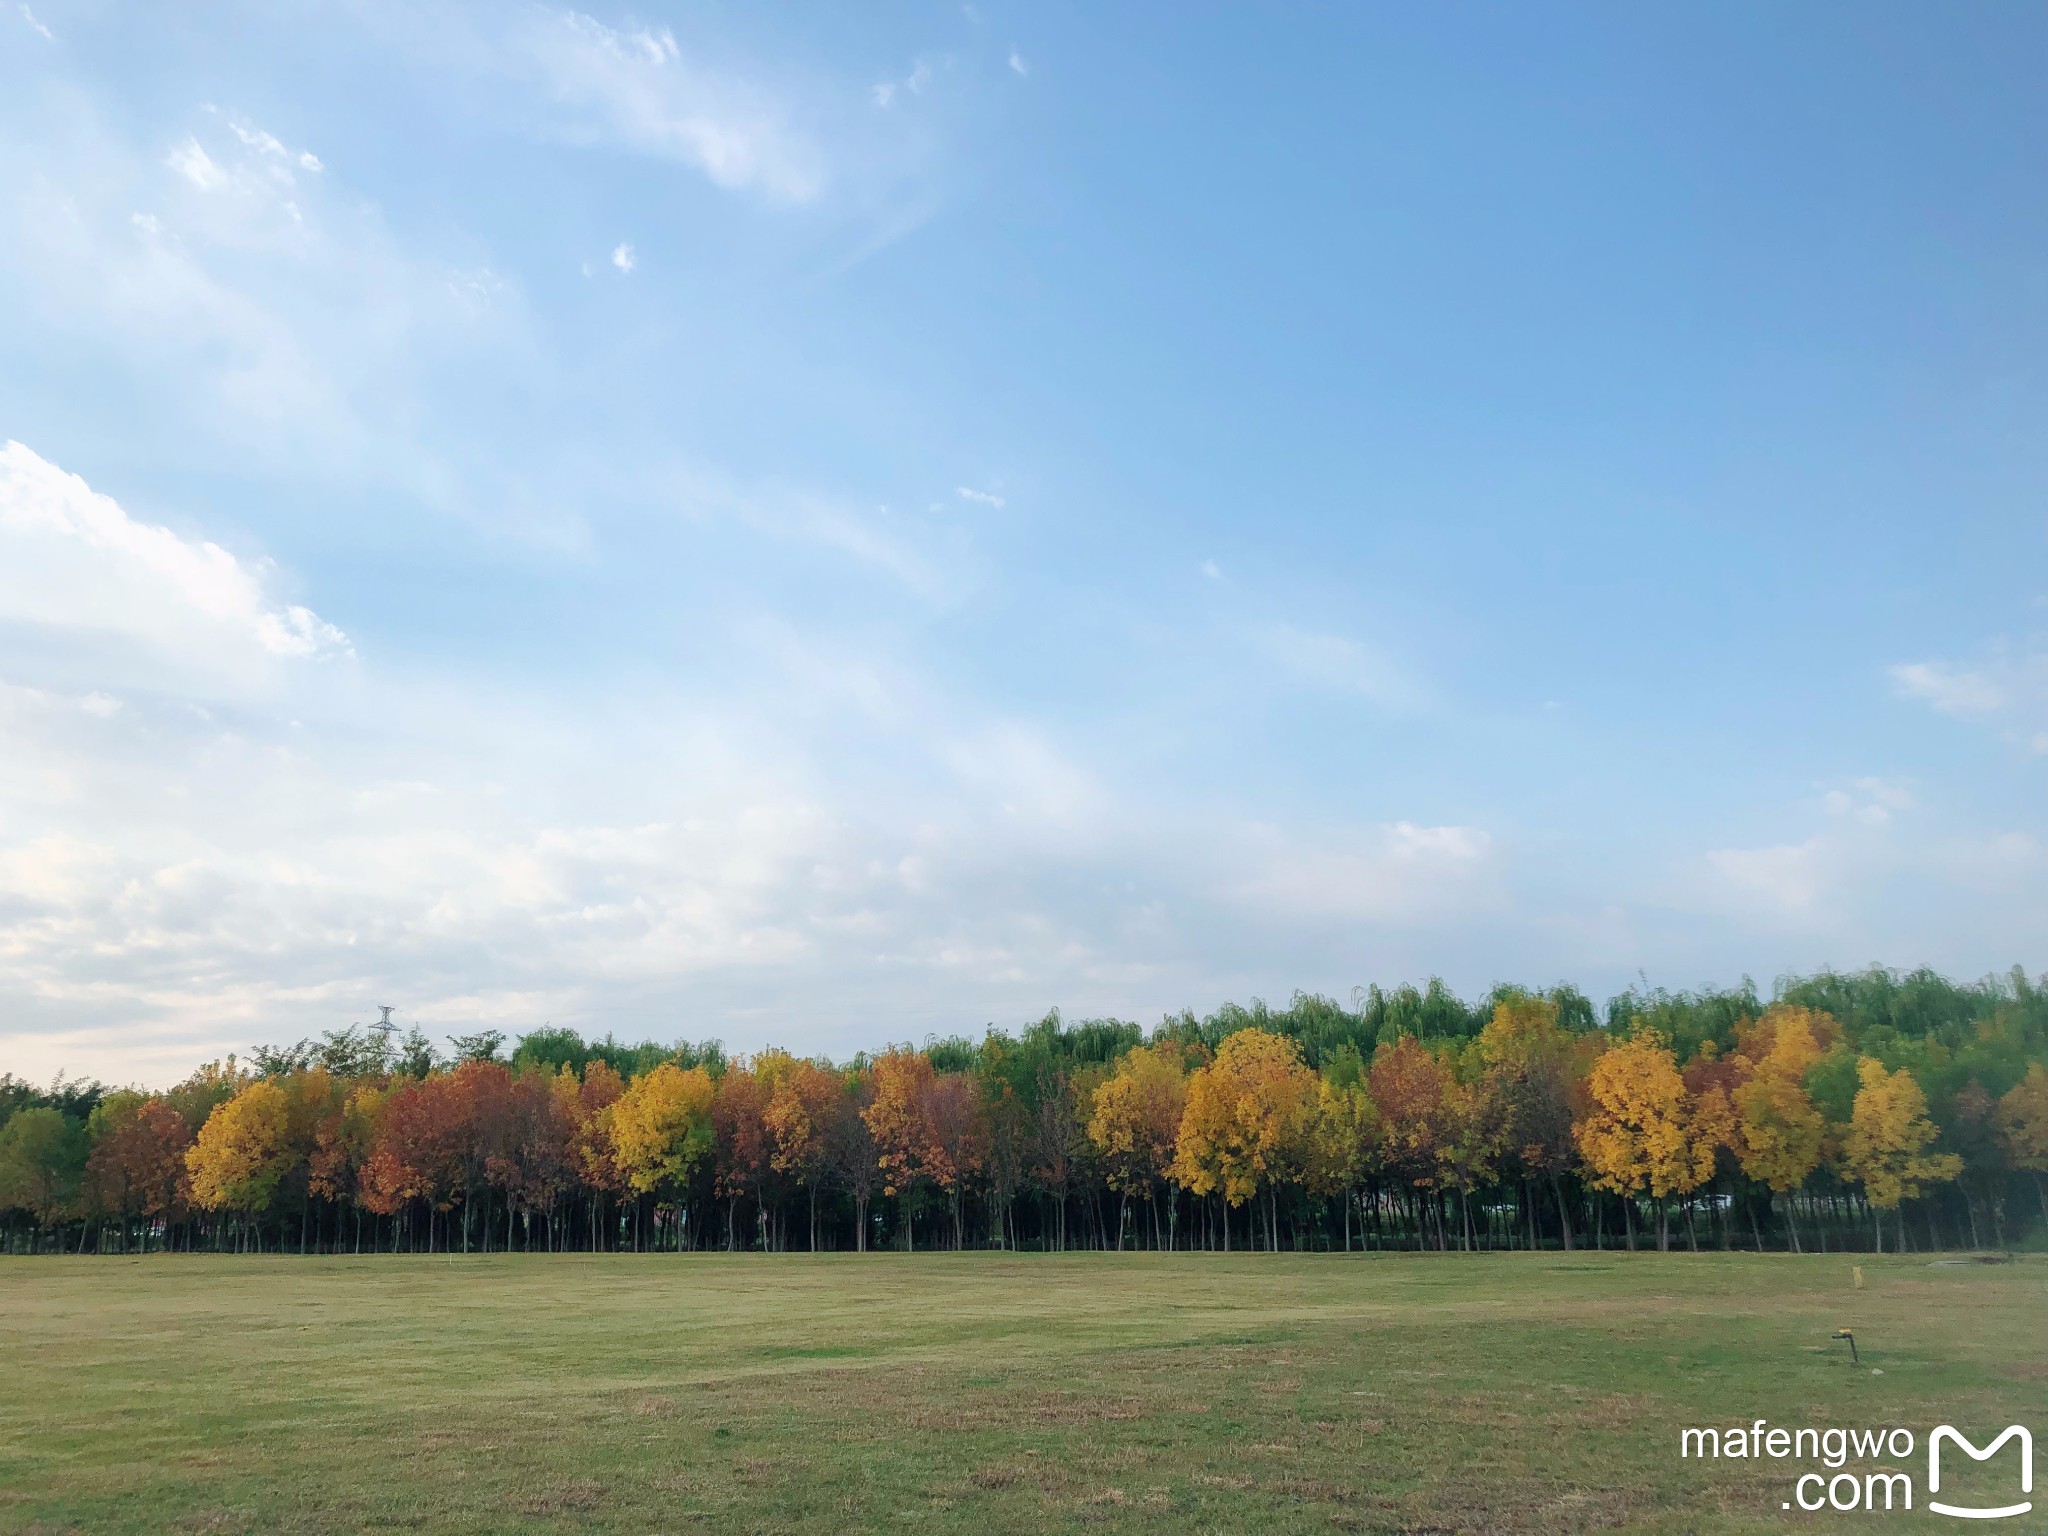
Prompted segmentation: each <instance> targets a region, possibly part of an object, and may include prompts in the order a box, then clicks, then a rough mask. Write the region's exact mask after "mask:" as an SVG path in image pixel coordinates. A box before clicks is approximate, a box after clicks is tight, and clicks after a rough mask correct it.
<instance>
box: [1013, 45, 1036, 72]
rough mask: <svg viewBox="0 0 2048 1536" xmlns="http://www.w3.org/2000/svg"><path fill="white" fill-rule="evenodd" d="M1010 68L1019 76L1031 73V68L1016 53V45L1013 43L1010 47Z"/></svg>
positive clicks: (1019, 54) (1020, 55)
mask: <svg viewBox="0 0 2048 1536" xmlns="http://www.w3.org/2000/svg"><path fill="white" fill-rule="evenodd" d="M1010 68H1012V69H1013V70H1015V71H1016V72H1017V73H1018V74H1020V75H1028V74H1030V73H1031V66H1030V65H1029V64H1026V63H1025V62H1024V55H1023V54H1021V53H1019V52H1018V51H1017V45H1016V44H1015V43H1012V44H1011V45H1010Z"/></svg>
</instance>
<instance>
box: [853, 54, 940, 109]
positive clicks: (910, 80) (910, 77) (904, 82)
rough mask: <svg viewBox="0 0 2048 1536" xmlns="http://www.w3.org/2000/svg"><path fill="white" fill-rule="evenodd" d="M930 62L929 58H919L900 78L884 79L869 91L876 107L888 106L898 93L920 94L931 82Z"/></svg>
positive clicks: (891, 104)
mask: <svg viewBox="0 0 2048 1536" xmlns="http://www.w3.org/2000/svg"><path fill="white" fill-rule="evenodd" d="M932 76H933V71H932V64H931V61H930V60H929V59H919V60H918V61H917V62H916V63H915V64H913V65H911V67H910V73H909V74H907V75H905V76H903V78H902V79H900V80H884V81H882V82H881V83H880V84H878V85H876V86H874V87H873V88H872V89H871V90H870V91H869V93H868V94H869V96H870V97H871V98H872V99H873V101H874V103H875V105H876V106H878V107H883V108H888V107H892V106H894V105H895V104H896V98H897V97H898V96H899V95H904V96H922V95H923V94H924V93H925V88H926V87H927V86H929V85H930V84H931V83H932Z"/></svg>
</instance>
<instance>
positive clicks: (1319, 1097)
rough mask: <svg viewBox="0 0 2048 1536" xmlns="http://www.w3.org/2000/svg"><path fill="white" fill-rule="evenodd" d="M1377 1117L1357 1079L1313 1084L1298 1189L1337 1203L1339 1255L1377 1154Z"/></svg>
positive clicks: (1348, 1245) (1324, 1079)
mask: <svg viewBox="0 0 2048 1536" xmlns="http://www.w3.org/2000/svg"><path fill="white" fill-rule="evenodd" d="M1380 1145H1381V1140H1380V1112H1379V1106H1378V1104H1376V1103H1375V1102H1374V1100H1373V1097H1372V1093H1371V1091H1370V1090H1369V1089H1368V1088H1367V1086H1366V1083H1365V1080H1364V1078H1363V1077H1362V1076H1354V1077H1353V1078H1351V1079H1350V1080H1349V1081H1344V1082H1339V1081H1337V1080H1335V1079H1333V1078H1332V1077H1330V1076H1328V1075H1327V1074H1326V1075H1324V1076H1323V1077H1322V1078H1320V1079H1319V1080H1318V1081H1317V1083H1316V1104H1315V1109H1314V1110H1313V1112H1312V1113H1311V1116H1310V1121H1309V1131H1308V1154H1307V1158H1306V1161H1305V1163H1304V1165H1303V1169H1302V1184H1303V1186H1304V1187H1305V1188H1306V1189H1307V1190H1308V1191H1309V1193H1310V1194H1314V1195H1321V1196H1323V1197H1324V1198H1326V1199H1328V1198H1335V1199H1339V1200H1341V1201H1342V1202H1343V1208H1344V1251H1345V1252H1346V1253H1349V1252H1350V1251H1351V1207H1352V1204H1353V1201H1354V1197H1355V1195H1356V1193H1357V1190H1358V1186H1359V1183H1360V1181H1361V1180H1362V1179H1363V1178H1364V1177H1365V1175H1366V1173H1367V1172H1368V1171H1369V1170H1370V1169H1371V1167H1372V1166H1373V1164H1374V1162H1375V1161H1376V1160H1377V1158H1378V1155H1379V1150H1380Z"/></svg>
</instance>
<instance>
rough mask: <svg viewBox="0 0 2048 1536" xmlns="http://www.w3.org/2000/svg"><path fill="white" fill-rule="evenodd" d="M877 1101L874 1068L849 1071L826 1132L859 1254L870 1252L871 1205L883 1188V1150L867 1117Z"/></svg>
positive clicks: (834, 1169) (833, 1170)
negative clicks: (850, 1210)
mask: <svg viewBox="0 0 2048 1536" xmlns="http://www.w3.org/2000/svg"><path fill="white" fill-rule="evenodd" d="M874 1103H875V1075H874V1071H873V1069H872V1068H865V1067H864V1068H860V1069H858V1070H855V1071H852V1072H849V1073H848V1074H847V1075H846V1083H845V1087H844V1089H843V1090H842V1092H841V1094H840V1097H839V1100H838V1102H837V1103H835V1104H834V1105H833V1106H832V1111H831V1116H832V1117H831V1119H830V1121H829V1122H827V1125H826V1132H825V1135H826V1147H827V1151H826V1156H827V1157H828V1158H829V1159H830V1162H831V1167H832V1174H833V1177H834V1178H836V1179H837V1180H838V1181H839V1187H840V1188H841V1189H843V1190H845V1191H846V1196H847V1198H848V1199H849V1200H851V1201H852V1202H853V1228H854V1249H855V1251H856V1252H859V1253H866V1252H867V1251H868V1208H869V1206H870V1205H871V1204H872V1203H873V1201H874V1198H875V1192H876V1191H877V1190H878V1189H881V1188H883V1187H884V1176H883V1173H882V1159H881V1152H880V1149H879V1148H878V1147H877V1145H876V1142H875V1132H874V1127H873V1125H872V1124H871V1123H870V1122H869V1120H868V1113H869V1111H870V1110H872V1109H873V1108H874Z"/></svg>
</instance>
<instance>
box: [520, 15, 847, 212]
mask: <svg viewBox="0 0 2048 1536" xmlns="http://www.w3.org/2000/svg"><path fill="white" fill-rule="evenodd" d="M507 48H508V57H509V58H510V59H512V60H513V61H514V62H515V67H516V68H517V70H518V71H519V72H521V73H526V74H530V75H531V76H533V77H534V78H536V79H538V80H539V82H540V83H541V85H542V87H543V88H544V89H545V90H546V91H547V92H548V94H549V95H550V96H551V97H552V98H553V99H554V101H555V102H556V103H557V105H558V106H560V107H562V108H565V109H568V110H569V111H570V112H572V113H573V114H575V116H574V117H572V119H571V120H570V122H569V124H568V129H567V131H568V133H569V135H570V136H571V137H575V138H584V139H591V140H595V139H605V140H610V141H612V142H616V143H618V144H620V145H623V146H624V147H626V148H628V149H632V150H636V151H638V152H640V153H643V154H650V155H657V156H660V157H663V158H666V159H672V160H677V161H681V162H683V163H686V164H689V165H693V166H695V167H697V169H699V170H700V171H702V172H703V173H704V174H705V175H706V176H708V177H710V178H711V180H712V181H713V182H715V183H717V184H718V185H719V186H721V187H729V188H733V189H735V190H741V189H754V190H758V191H761V192H763V193H765V194H767V195H769V196H771V197H774V198H778V199H781V200H784V201H788V202H805V201H808V200H809V199H811V198H813V197H815V196H817V194H818V192H819V190H820V188H821V187H822V185H823V182H824V170H823V164H822V156H821V155H820V154H819V152H818V150H817V148H816V146H815V145H814V144H812V142H811V141H810V140H809V138H808V137H807V136H806V135H805V134H803V133H802V132H800V131H799V130H797V129H796V128H795V127H793V126H792V125H791V124H790V122H789V121H788V118H787V115H786V113H785V112H784V110H783V109H782V107H781V106H780V104H779V103H777V102H776V101H775V100H774V99H773V98H772V97H771V96H769V95H768V94H766V93H765V92H762V91H760V90H757V89H754V88H751V87H748V86H746V85H744V84H743V83H741V82H739V81H737V80H735V79H734V78H733V77H731V76H730V75H729V74H723V73H718V72H714V71H711V70H709V69H706V68H701V67H698V66H696V65H695V64H693V63H692V62H691V61H690V60H689V59H688V58H686V57H685V55H684V53H683V51H682V49H681V48H680V47H679V46H678V44H677V43H676V39H675V35H674V34H673V33H672V32H671V31H669V29H668V28H666V27H661V28H650V27H624V28H616V27H610V26H607V25H605V24H604V23H603V22H601V21H598V20H597V19H596V18H595V17H592V16H587V15H584V14H583V13H582V12H580V11H574V10H568V11H555V10H547V9H537V10H534V11H530V12H528V13H527V14H526V19H525V20H524V21H523V22H522V23H520V24H519V25H518V26H517V27H516V28H515V29H514V31H513V33H512V35H511V37H510V39H509V42H508V44H507Z"/></svg>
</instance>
